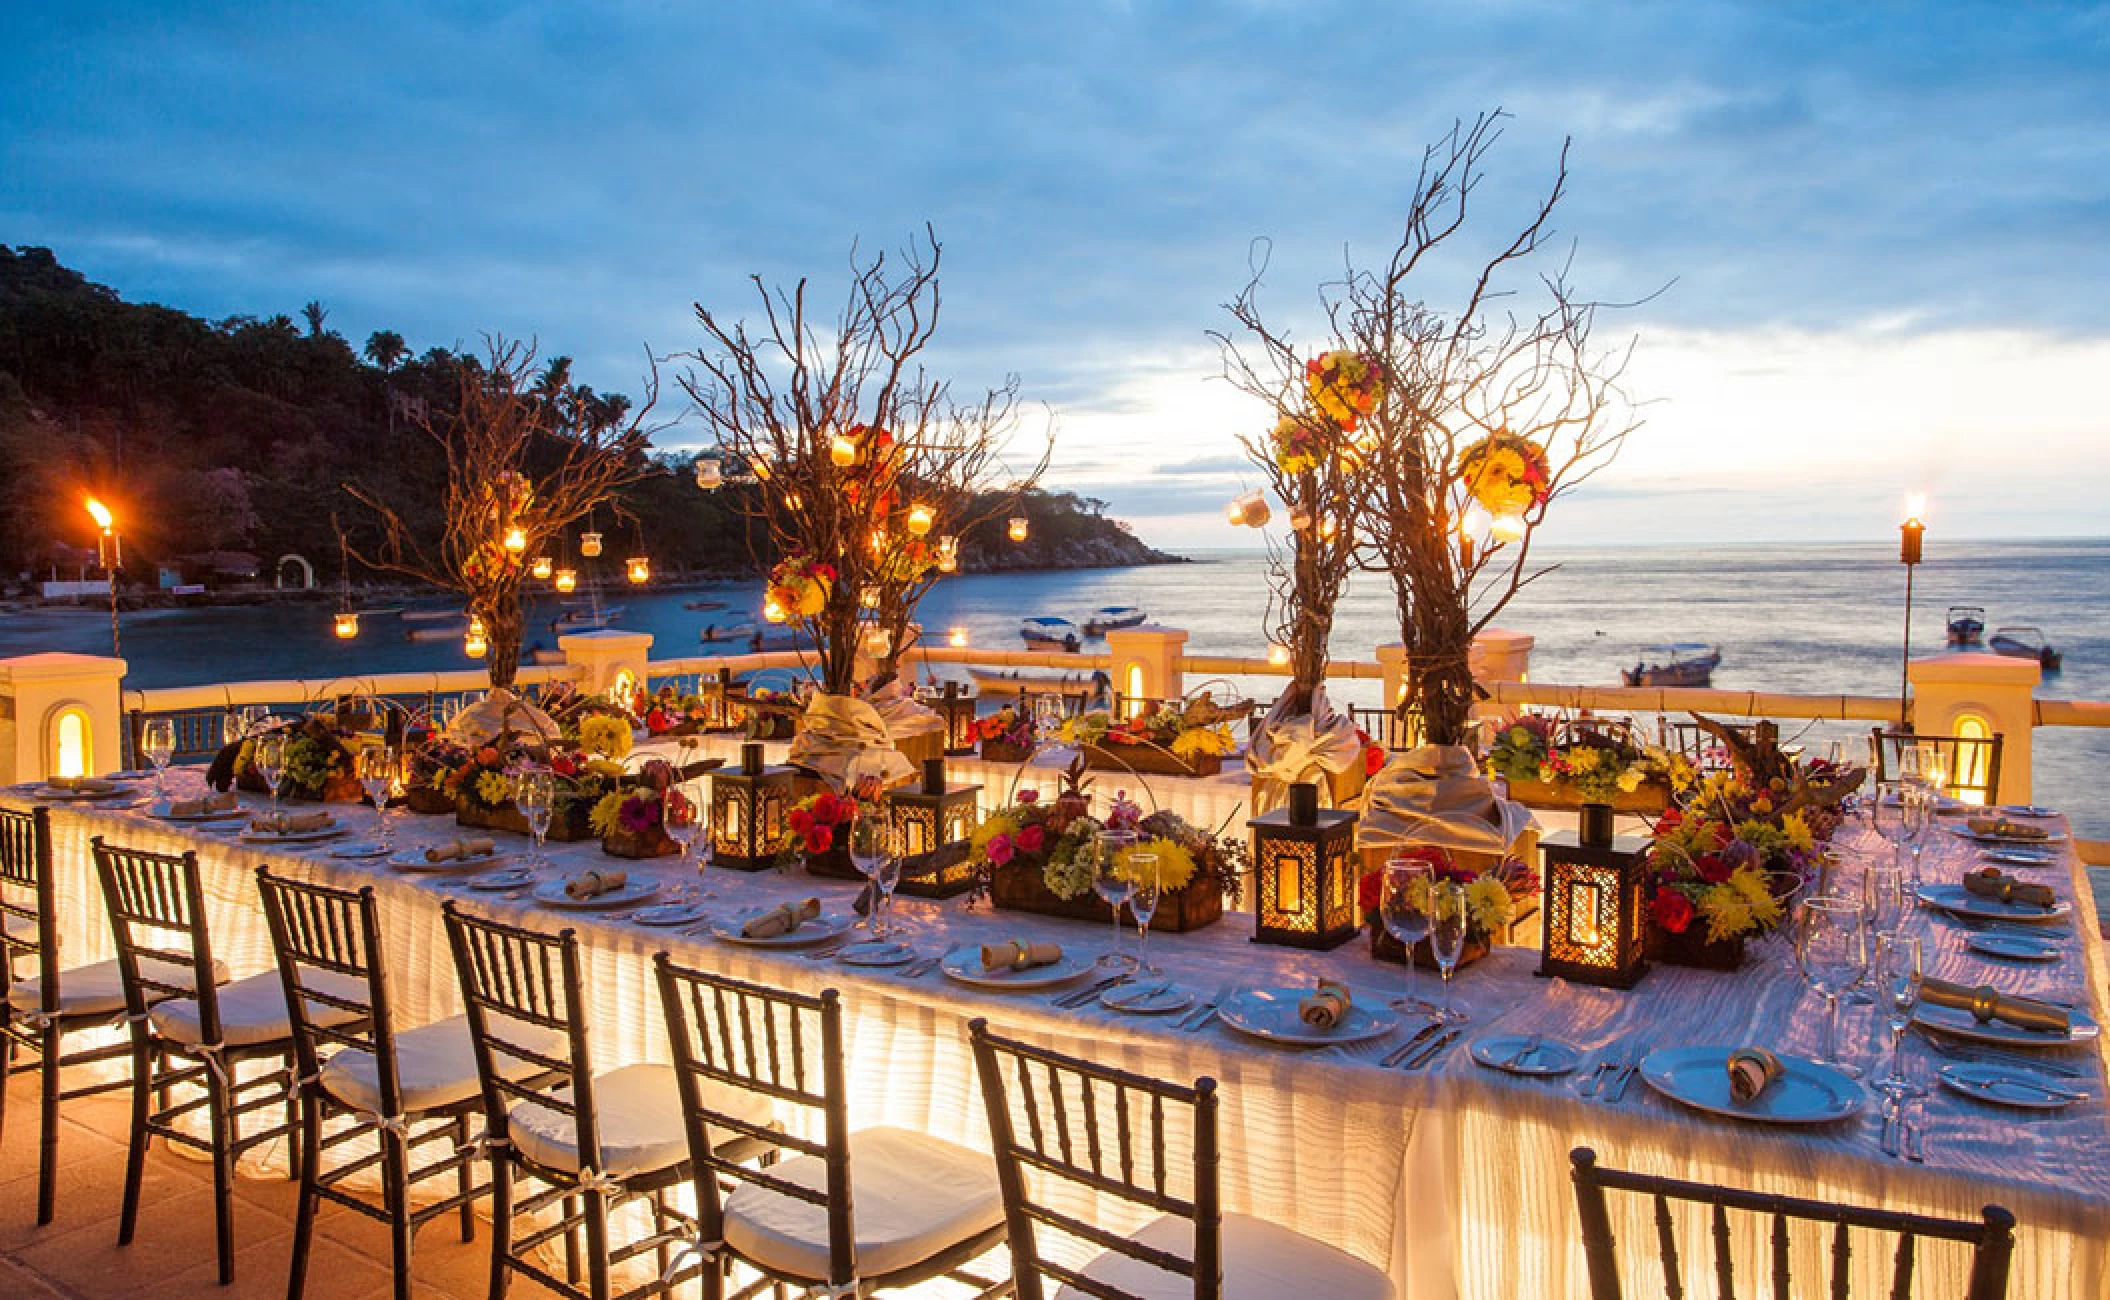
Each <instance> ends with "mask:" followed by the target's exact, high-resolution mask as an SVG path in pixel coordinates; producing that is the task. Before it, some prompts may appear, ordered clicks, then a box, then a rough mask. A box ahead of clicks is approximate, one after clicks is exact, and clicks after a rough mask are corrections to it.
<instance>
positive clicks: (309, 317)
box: [300, 300, 330, 339]
mask: <svg viewBox="0 0 2110 1300" xmlns="http://www.w3.org/2000/svg"><path fill="white" fill-rule="evenodd" d="M300 314H301V319H303V320H305V321H307V322H308V337H309V338H311V339H319V338H321V337H322V323H323V321H325V320H327V319H329V315H330V313H329V311H328V310H327V309H325V308H324V307H323V305H322V303H321V302H320V301H319V300H310V301H309V303H308V305H307V306H305V307H302V308H301V309H300Z"/></svg>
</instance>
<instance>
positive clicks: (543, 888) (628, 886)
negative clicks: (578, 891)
mask: <svg viewBox="0 0 2110 1300" xmlns="http://www.w3.org/2000/svg"><path fill="white" fill-rule="evenodd" d="M657 897H659V882H658V881H657V880H626V881H624V882H623V887H622V888H621V889H611V890H609V891H608V892H607V893H605V894H595V895H594V896H593V897H592V898H573V897H572V896H571V895H570V894H567V893H565V892H564V882H563V881H561V880H552V881H550V882H549V883H547V884H544V885H538V886H536V888H535V893H534V899H535V901H536V902H538V903H540V904H542V905H543V906H544V907H559V908H565V909H568V910H570V911H574V912H605V911H607V910H609V909H610V908H616V907H635V906H637V905H638V904H639V903H647V902H650V901H652V900H653V899H654V898H657Z"/></svg>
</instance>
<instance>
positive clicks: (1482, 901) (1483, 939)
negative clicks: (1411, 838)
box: [1356, 845, 1539, 945]
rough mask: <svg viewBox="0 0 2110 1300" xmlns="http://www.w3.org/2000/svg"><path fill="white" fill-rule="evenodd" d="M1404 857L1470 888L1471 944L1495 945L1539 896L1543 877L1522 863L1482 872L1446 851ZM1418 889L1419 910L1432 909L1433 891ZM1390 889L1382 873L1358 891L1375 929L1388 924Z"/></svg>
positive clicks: (1425, 849) (1434, 848) (1426, 849)
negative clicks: (1384, 909) (1384, 911)
mask: <svg viewBox="0 0 2110 1300" xmlns="http://www.w3.org/2000/svg"><path fill="white" fill-rule="evenodd" d="M1401 856H1403V857H1409V858H1415V859H1418V860H1420V861H1423V862H1426V863H1428V864H1429V866H1430V868H1431V871H1430V878H1431V879H1433V880H1453V881H1456V882H1458V884H1460V885H1462V886H1464V888H1465V912H1466V924H1465V938H1466V941H1467V942H1468V943H1476V944H1483V945H1484V944H1488V943H1492V942H1493V941H1494V936H1495V935H1497V934H1499V933H1501V931H1502V929H1503V928H1504V927H1505V926H1507V925H1508V924H1509V923H1510V922H1511V921H1513V920H1515V919H1516V915H1517V908H1518V907H1519V906H1520V905H1521V904H1523V903H1524V902H1526V901H1528V900H1529V899H1532V898H1535V897H1537V896H1538V892H1539V878H1538V873H1537V872H1535V871H1533V870H1532V869H1531V868H1530V867H1529V866H1527V865H1525V864H1524V863H1523V862H1522V861H1521V860H1519V859H1517V858H1508V857H1505V858H1503V859H1502V860H1501V862H1499V863H1497V864H1496V865H1494V866H1492V867H1489V868H1487V869H1485V870H1482V869H1480V868H1477V867H1470V866H1467V865H1465V864H1463V863H1460V862H1459V861H1457V860H1456V859H1455V858H1453V857H1452V856H1451V855H1450V852H1449V850H1447V849H1444V848H1443V847H1441V846H1440V845H1420V846H1417V847H1415V848H1412V849H1409V850H1407V851H1406V852H1405V853H1403V854H1402V855H1401ZM1415 888H1416V889H1417V890H1418V891H1419V895H1418V897H1416V898H1415V899H1414V902H1415V904H1416V905H1417V906H1419V907H1424V908H1425V907H1427V906H1428V886H1427V885H1426V884H1422V883H1420V882H1417V883H1416V886H1415ZM1384 889H1385V874H1384V872H1383V871H1381V870H1380V871H1373V872H1370V873H1368V874H1367V875H1365V876H1364V877H1363V878H1362V879H1361V880H1360V881H1358V882H1357V885H1356V901H1357V903H1358V904H1359V905H1360V906H1361V908H1362V912H1363V919H1364V920H1365V921H1366V922H1368V923H1369V924H1370V926H1371V927H1372V928H1373V929H1378V928H1382V927H1383V925H1384V918H1383V917H1382V916H1381V915H1380V914H1379V909H1380V905H1381V903H1382V901H1383V898H1384Z"/></svg>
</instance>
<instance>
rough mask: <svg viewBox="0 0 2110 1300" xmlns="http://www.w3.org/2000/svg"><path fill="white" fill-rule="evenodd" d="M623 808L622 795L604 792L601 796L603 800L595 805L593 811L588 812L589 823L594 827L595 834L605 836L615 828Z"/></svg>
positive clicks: (587, 819)
mask: <svg viewBox="0 0 2110 1300" xmlns="http://www.w3.org/2000/svg"><path fill="white" fill-rule="evenodd" d="M622 810H623V796H622V795H620V794H604V795H602V796H601V801H600V802H599V803H597V804H595V805H594V806H593V811H592V812H590V813H588V814H586V822H587V825H589V826H591V827H593V833H594V834H596V835H599V836H602V837H604V838H605V837H606V836H607V835H608V833H609V832H610V831H613V830H614V829H615V819H616V815H617V814H618V813H620V812H622Z"/></svg>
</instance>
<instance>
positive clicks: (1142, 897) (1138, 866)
mask: <svg viewBox="0 0 2110 1300" xmlns="http://www.w3.org/2000/svg"><path fill="white" fill-rule="evenodd" d="M1128 874H1129V876H1130V878H1132V879H1133V880H1134V881H1135V892H1134V893H1132V894H1130V895H1129V896H1128V910H1129V911H1130V912H1132V913H1134V914H1135V918H1136V936H1137V938H1136V970H1137V972H1138V973H1140V974H1144V975H1156V974H1159V973H1160V972H1159V970H1158V968H1157V967H1155V966H1153V965H1151V964H1150V919H1151V918H1152V917H1154V916H1156V915H1157V914H1158V900H1159V899H1160V898H1162V897H1163V896H1164V890H1163V889H1162V888H1160V883H1159V880H1158V855H1157V854H1155V853H1147V852H1144V851H1143V850H1141V849H1137V850H1134V851H1133V852H1131V853H1130V854H1129V855H1128Z"/></svg>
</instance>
